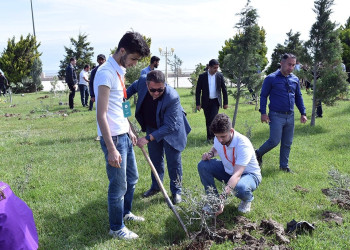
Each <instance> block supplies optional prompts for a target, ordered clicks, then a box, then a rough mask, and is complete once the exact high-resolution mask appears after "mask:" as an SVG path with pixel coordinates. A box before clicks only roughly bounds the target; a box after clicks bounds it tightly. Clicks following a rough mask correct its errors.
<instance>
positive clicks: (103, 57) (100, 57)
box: [97, 54, 106, 60]
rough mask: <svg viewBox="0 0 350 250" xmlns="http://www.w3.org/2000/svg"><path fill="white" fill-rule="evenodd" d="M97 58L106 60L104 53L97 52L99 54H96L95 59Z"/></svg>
mask: <svg viewBox="0 0 350 250" xmlns="http://www.w3.org/2000/svg"><path fill="white" fill-rule="evenodd" d="M98 59H103V60H106V56H105V55H104V54H99V55H98V56H97V60H98Z"/></svg>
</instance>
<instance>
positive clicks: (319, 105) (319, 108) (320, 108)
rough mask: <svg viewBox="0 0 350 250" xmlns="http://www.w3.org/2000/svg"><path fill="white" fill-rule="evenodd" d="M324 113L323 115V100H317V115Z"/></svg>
mask: <svg viewBox="0 0 350 250" xmlns="http://www.w3.org/2000/svg"><path fill="white" fill-rule="evenodd" d="M322 115H323V110H322V102H321V101H317V104H316V116H317V117H322Z"/></svg>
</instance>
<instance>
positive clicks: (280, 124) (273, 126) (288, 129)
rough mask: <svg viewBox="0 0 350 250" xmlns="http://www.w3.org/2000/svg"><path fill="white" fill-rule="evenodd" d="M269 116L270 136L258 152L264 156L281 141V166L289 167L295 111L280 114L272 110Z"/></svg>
mask: <svg viewBox="0 0 350 250" xmlns="http://www.w3.org/2000/svg"><path fill="white" fill-rule="evenodd" d="M269 118H270V124H269V125H270V138H269V139H268V140H267V141H266V142H265V143H264V144H263V145H262V146H261V147H260V148H259V149H258V150H257V153H258V155H259V156H263V155H264V154H266V153H267V152H269V151H270V150H271V149H273V148H274V147H276V146H277V145H278V144H279V143H280V142H281V148H280V168H287V167H288V160H289V153H290V149H291V146H292V142H293V136H294V113H292V114H280V113H276V112H274V111H270V112H269Z"/></svg>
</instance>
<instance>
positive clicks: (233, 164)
mask: <svg viewBox="0 0 350 250" xmlns="http://www.w3.org/2000/svg"><path fill="white" fill-rule="evenodd" d="M222 147H223V148H224V153H225V157H226V159H227V160H228V161H229V162H231V164H232V166H235V148H233V149H232V161H230V160H229V159H228V157H227V154H226V147H225V145H222Z"/></svg>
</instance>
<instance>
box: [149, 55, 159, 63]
mask: <svg viewBox="0 0 350 250" xmlns="http://www.w3.org/2000/svg"><path fill="white" fill-rule="evenodd" d="M159 60H160V58H159V57H158V56H152V57H151V64H152V63H154V62H158V61H159Z"/></svg>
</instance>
